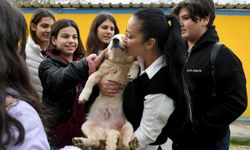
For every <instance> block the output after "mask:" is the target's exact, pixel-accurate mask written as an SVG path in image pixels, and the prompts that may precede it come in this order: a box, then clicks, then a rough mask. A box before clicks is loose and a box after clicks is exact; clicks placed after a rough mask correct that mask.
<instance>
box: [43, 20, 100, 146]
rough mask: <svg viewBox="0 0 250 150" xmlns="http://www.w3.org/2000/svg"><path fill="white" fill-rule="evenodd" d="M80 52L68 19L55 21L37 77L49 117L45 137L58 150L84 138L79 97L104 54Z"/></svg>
mask: <svg viewBox="0 0 250 150" xmlns="http://www.w3.org/2000/svg"><path fill="white" fill-rule="evenodd" d="M83 52H84V47H83V44H82V42H81V38H80V34H79V29H78V26H77V24H76V23H75V22H74V21H73V20H70V19H62V20H58V21H57V22H55V23H54V24H53V26H52V30H51V37H50V42H49V47H48V57H47V58H46V59H45V60H44V61H42V62H41V64H40V67H39V77H40V79H41V83H42V86H43V89H44V91H43V104H44V105H45V107H46V110H47V112H48V113H49V114H50V115H51V116H48V120H49V122H50V123H51V126H50V131H49V132H48V135H49V137H50V142H52V143H56V144H55V147H57V148H61V147H63V146H65V145H70V144H71V139H72V137H75V136H83V135H82V132H81V125H82V124H83V122H84V120H85V119H84V118H85V106H84V104H79V103H78V96H79V93H80V92H81V89H82V87H83V86H84V84H83V83H84V81H86V80H87V78H88V75H89V74H90V73H92V72H93V71H95V67H96V66H99V64H100V62H101V60H102V59H103V58H104V55H103V54H104V53H102V54H100V55H99V56H98V57H97V58H96V55H90V56H88V57H87V58H86V57H85V58H84V57H83ZM95 58H96V59H95ZM94 60H95V61H94Z"/></svg>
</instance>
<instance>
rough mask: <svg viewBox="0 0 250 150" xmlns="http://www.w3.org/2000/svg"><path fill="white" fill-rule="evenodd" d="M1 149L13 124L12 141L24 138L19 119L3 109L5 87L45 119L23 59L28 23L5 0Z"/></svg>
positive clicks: (0, 49) (0, 41)
mask: <svg viewBox="0 0 250 150" xmlns="http://www.w3.org/2000/svg"><path fill="white" fill-rule="evenodd" d="M0 22H1V26H0V68H1V69H0V149H5V146H6V145H8V144H10V142H12V140H13V139H16V138H15V136H14V135H13V131H12V129H13V128H16V130H17V132H18V133H19V134H18V137H17V139H16V141H15V144H20V143H22V142H23V141H24V137H25V131H24V128H23V125H22V123H21V122H19V121H18V120H17V119H15V118H13V117H12V116H10V115H9V114H8V113H7V112H6V106H5V96H6V94H7V93H6V89H8V88H11V89H13V90H14V91H17V92H18V93H19V95H11V96H13V97H14V98H18V99H22V100H24V101H26V102H27V103H29V104H30V105H31V106H33V108H34V109H35V110H36V111H37V112H38V114H39V115H40V117H41V119H42V121H43V122H44V123H45V117H44V115H43V109H42V108H41V105H40V100H39V96H38V94H37V93H36V91H35V89H34V88H33V86H32V85H31V81H30V78H29V73H28V69H27V66H26V62H25V45H26V32H27V25H26V22H25V18H24V16H23V15H22V13H21V12H20V11H19V10H18V9H17V8H15V7H13V6H11V4H9V2H7V1H6V0H1V3H0Z"/></svg>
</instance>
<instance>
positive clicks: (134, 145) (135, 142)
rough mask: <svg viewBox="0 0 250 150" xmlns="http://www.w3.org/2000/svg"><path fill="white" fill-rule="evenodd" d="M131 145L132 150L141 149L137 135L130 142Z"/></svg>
mask: <svg viewBox="0 0 250 150" xmlns="http://www.w3.org/2000/svg"><path fill="white" fill-rule="evenodd" d="M129 147H130V149H131V150H137V149H139V147H140V145H139V141H138V139H137V138H136V137H134V138H133V139H132V140H131V141H130V142H129Z"/></svg>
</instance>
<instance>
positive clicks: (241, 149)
mask: <svg viewBox="0 0 250 150" xmlns="http://www.w3.org/2000/svg"><path fill="white" fill-rule="evenodd" d="M229 150H250V146H242V145H230V148H229Z"/></svg>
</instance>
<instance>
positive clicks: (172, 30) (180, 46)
mask: <svg viewBox="0 0 250 150" xmlns="http://www.w3.org/2000/svg"><path fill="white" fill-rule="evenodd" d="M134 16H135V17H136V18H137V19H138V20H139V22H140V24H141V25H140V31H141V32H142V33H143V36H144V41H148V40H149V39H150V38H154V39H155V40H156V45H157V46H158V48H159V49H160V51H161V53H162V54H163V55H164V57H165V60H166V63H167V65H168V68H169V76H170V80H171V82H172V86H173V88H174V89H175V91H176V93H177V94H176V97H175V99H174V101H175V106H176V109H179V108H181V107H185V110H186V112H185V114H183V115H184V118H185V119H184V120H186V119H190V118H191V104H190V103H191V102H190V96H189V92H188V89H187V87H186V83H185V80H184V65H185V43H184V41H183V39H182V37H181V34H180V25H179V21H178V19H177V18H176V17H175V16H173V15H165V14H164V13H163V12H162V11H161V10H159V9H154V8H145V9H141V10H139V11H137V12H136V13H135V14H134ZM182 117H183V116H182ZM184 122H185V121H184Z"/></svg>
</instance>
